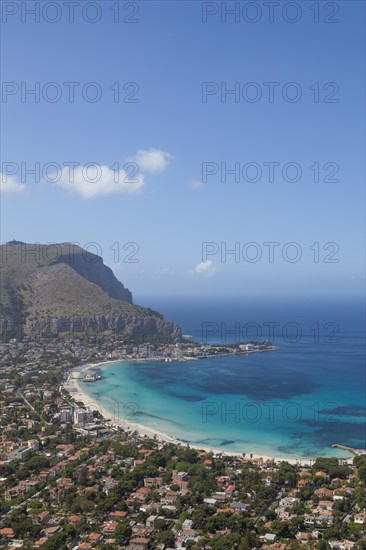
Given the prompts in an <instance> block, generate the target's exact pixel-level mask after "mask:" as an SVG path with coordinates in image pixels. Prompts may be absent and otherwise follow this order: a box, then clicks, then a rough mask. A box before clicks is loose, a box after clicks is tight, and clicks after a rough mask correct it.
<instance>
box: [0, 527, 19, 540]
mask: <svg viewBox="0 0 366 550" xmlns="http://www.w3.org/2000/svg"><path fill="white" fill-rule="evenodd" d="M0 535H1V536H2V537H6V538H8V539H12V538H13V537H14V535H15V533H14V531H13V529H12V528H11V527H3V529H0Z"/></svg>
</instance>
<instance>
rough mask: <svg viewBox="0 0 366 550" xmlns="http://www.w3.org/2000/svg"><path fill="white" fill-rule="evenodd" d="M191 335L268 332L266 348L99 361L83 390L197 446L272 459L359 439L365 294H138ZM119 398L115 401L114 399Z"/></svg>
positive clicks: (362, 430) (252, 336) (238, 337)
mask: <svg viewBox="0 0 366 550" xmlns="http://www.w3.org/2000/svg"><path fill="white" fill-rule="evenodd" d="M139 303H141V305H146V306H149V307H152V308H154V309H157V310H159V311H161V312H162V313H163V314H164V316H165V317H166V318H167V319H168V320H174V321H176V322H177V323H179V324H180V325H181V327H182V329H183V332H184V334H187V335H191V336H192V337H193V339H192V342H193V343H194V341H199V342H212V343H222V344H224V343H233V342H235V341H248V340H270V341H271V342H272V343H273V344H275V345H277V346H279V347H280V349H279V350H276V351H270V352H266V353H255V354H249V355H240V356H230V357H221V358H212V359H210V358H209V359H204V360H200V361H187V362H172V363H162V362H152V361H145V362H130V363H121V364H112V365H109V366H107V367H104V368H103V369H102V374H103V380H101V381H99V382H96V383H93V384H89V385H87V384H85V385H84V388H85V391H87V392H88V394H89V395H90V397H91V398H92V399H93V400H95V401H99V402H100V403H102V404H103V405H104V406H105V407H108V408H110V409H111V410H112V409H113V410H116V407H118V414H119V415H120V416H123V417H124V418H127V419H130V420H131V421H133V422H136V421H138V422H139V423H141V424H143V425H146V426H150V427H152V428H156V429H158V430H160V431H162V432H164V433H167V434H170V435H173V436H175V437H178V438H179V439H181V440H182V441H184V442H189V443H192V444H195V445H203V446H210V447H212V448H220V449H222V450H225V451H240V452H245V453H247V454H249V453H256V454H264V455H270V456H275V457H277V458H281V457H282V458H289V457H291V458H294V457H306V458H313V457H314V458H315V457H316V456H319V455H322V456H325V455H329V456H345V454H344V452H343V451H339V450H336V449H332V448H331V445H332V444H334V443H340V444H343V445H347V446H351V447H356V448H365V447H366V443H365V441H366V424H365V411H366V378H365V317H364V315H365V311H364V303H363V302H362V301H361V300H360V301H357V300H355V299H348V300H346V299H343V300H340V299H338V300H328V301H325V300H321V299H317V300H315V299H314V300H305V299H304V300H298V299H296V300H295V299H294V300H290V299H276V300H274V299H272V300H271V299H264V298H261V299H259V298H257V299H251V300H249V299H240V300H238V299H233V298H231V299H220V298H211V299H199V298H195V299H190V300H188V299H184V300H183V299H174V300H173V299H169V300H168V299H164V300H157V299H156V300H152V299H147V298H145V299H144V300H142V299H141V300H139ZM116 403H117V405H116Z"/></svg>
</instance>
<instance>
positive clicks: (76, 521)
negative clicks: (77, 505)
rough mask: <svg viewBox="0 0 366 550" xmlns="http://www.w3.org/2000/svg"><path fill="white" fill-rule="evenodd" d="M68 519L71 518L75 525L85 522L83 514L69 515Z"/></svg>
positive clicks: (72, 523) (70, 521)
mask: <svg viewBox="0 0 366 550" xmlns="http://www.w3.org/2000/svg"><path fill="white" fill-rule="evenodd" d="M68 519H69V523H70V525H73V526H74V527H76V526H77V525H81V524H82V523H83V518H82V517H81V516H77V515H74V516H69V518H68Z"/></svg>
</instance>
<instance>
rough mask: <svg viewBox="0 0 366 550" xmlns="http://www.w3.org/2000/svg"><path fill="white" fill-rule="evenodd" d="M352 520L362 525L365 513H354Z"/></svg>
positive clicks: (365, 518) (365, 517)
mask: <svg viewBox="0 0 366 550" xmlns="http://www.w3.org/2000/svg"><path fill="white" fill-rule="evenodd" d="M354 522H355V523H358V524H360V525H364V524H365V523H366V513H365V512H361V513H360V514H355V515H354Z"/></svg>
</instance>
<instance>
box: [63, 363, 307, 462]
mask: <svg viewBox="0 0 366 550" xmlns="http://www.w3.org/2000/svg"><path fill="white" fill-rule="evenodd" d="M127 361H128V362H131V361H141V359H129V360H126V362H127ZM122 362H125V361H123V360H114V361H103V362H99V363H93V364H86V365H82V366H79V367H75V368H74V369H72V370H71V371H70V375H69V377H68V379H67V381H66V382H65V383H64V384H63V389H65V390H66V391H67V392H68V393H69V394H70V395H71V396H72V397H73V399H74V400H75V401H77V402H81V403H83V405H84V406H85V407H90V408H91V409H93V410H97V411H99V412H100V414H101V415H102V416H103V418H104V419H105V420H107V421H109V425H110V426H112V427H114V428H118V427H119V428H122V429H123V430H125V431H129V432H133V431H136V432H137V433H138V434H139V436H140V437H144V436H146V437H149V438H155V439H157V440H158V441H160V442H167V443H174V444H176V445H188V443H186V442H183V441H181V440H179V439H177V438H175V437H172V436H170V435H168V434H166V433H163V432H161V431H159V430H157V429H155V428H154V429H153V428H149V427H147V426H144V425H142V424H141V423H139V422H131V421H129V420H126V419H123V418H121V416H120V415H119V414H118V410H117V411H110V410H108V409H106V408H105V407H103V406H102V405H101V404H100V403H98V402H96V401H93V400H92V399H91V398H90V397H89V396H88V395H87V394H86V393H85V391H84V389H83V388H82V386H81V385H80V383H79V380H80V379H81V378H82V376H81V375H84V374H85V372H86V371H87V370H89V369H95V368H101V367H103V366H107V365H111V364H113V363H122ZM189 446H190V447H192V448H194V449H197V450H204V451H207V452H213V453H214V454H222V455H225V456H236V457H238V456H240V457H242V456H243V453H242V452H235V451H223V450H222V449H219V448H213V447H205V446H202V445H199V446H198V445H195V444H194V443H189ZM250 454H251V455H252V458H253V459H258V458H262V459H263V460H276V461H277V462H280V461H282V460H286V461H287V462H289V463H291V464H301V465H303V466H305V465H310V461H307V460H306V459H305V458H303V457H298V458H297V457H288V458H287V457H286V458H281V459H275V458H274V457H271V456H265V455H263V454H258V453H252V452H250ZM248 457H249V453H246V458H248Z"/></svg>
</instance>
